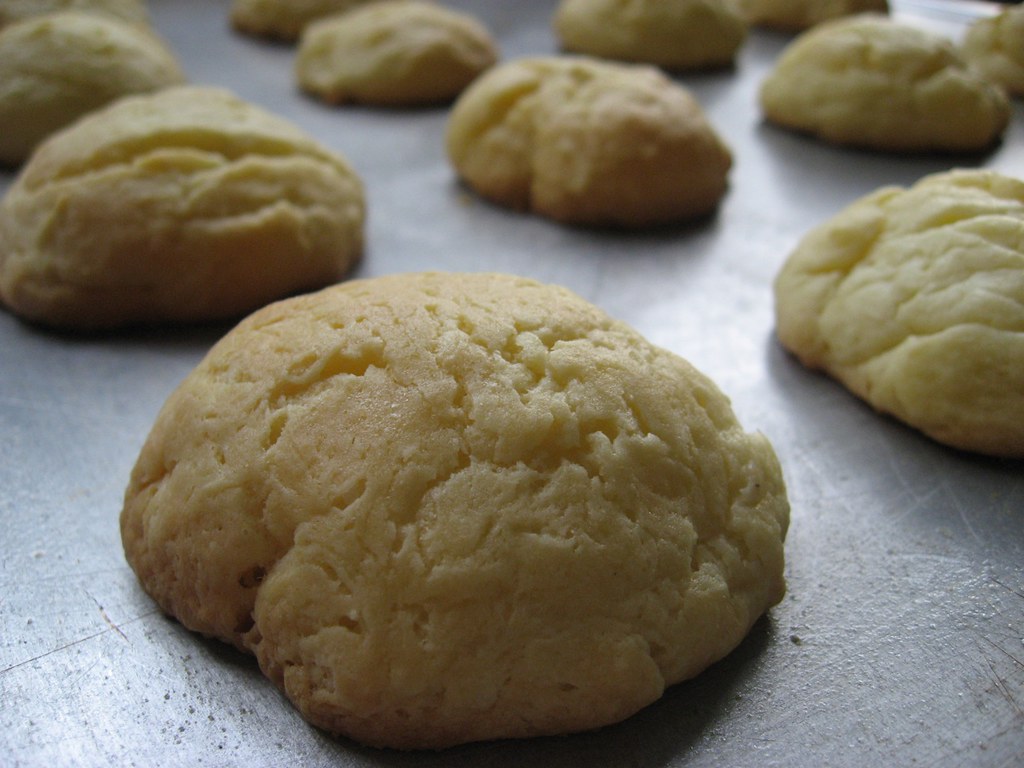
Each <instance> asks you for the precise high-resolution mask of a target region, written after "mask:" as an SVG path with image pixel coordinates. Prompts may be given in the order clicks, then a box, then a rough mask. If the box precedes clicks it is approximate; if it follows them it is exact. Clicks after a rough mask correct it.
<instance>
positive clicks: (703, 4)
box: [554, 0, 747, 71]
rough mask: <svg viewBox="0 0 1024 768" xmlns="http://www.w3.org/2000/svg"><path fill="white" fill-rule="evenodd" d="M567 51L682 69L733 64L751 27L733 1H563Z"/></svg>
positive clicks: (560, 14)
mask: <svg viewBox="0 0 1024 768" xmlns="http://www.w3.org/2000/svg"><path fill="white" fill-rule="evenodd" d="M554 28H555V33H556V34H557V36H558V39H559V41H560V43H561V45H562V48H563V49H564V50H566V51H570V52H573V53H582V54H586V55H589V56H596V57H600V58H606V59H616V60H619V61H632V62H637V63H643V64H653V65H656V66H659V67H662V68H664V69H669V70H675V71H683V70H694V69H711V68H716V67H727V66H731V65H732V64H733V62H734V60H735V58H736V53H737V51H738V50H739V49H740V47H741V46H742V45H743V41H744V40H745V39H746V37H747V25H746V22H745V21H744V20H743V18H742V17H741V16H740V15H739V14H738V13H737V11H736V10H735V9H734V7H733V6H732V4H731V0H641V1H640V2H630V3H623V2H621V0H562V1H561V2H560V3H559V5H558V8H557V9H556V11H555V17H554Z"/></svg>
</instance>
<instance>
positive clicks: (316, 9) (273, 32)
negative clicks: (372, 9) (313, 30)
mask: <svg viewBox="0 0 1024 768" xmlns="http://www.w3.org/2000/svg"><path fill="white" fill-rule="evenodd" d="M372 1H373V0H233V2H232V4H231V11H230V16H231V24H232V26H233V27H234V28H235V29H237V30H238V31H239V32H244V33H246V34H250V35H256V36H258V37H269V38H276V39H278V40H283V41H286V42H294V41H295V40H298V39H299V36H300V35H301V34H302V30H303V29H305V27H306V25H307V24H309V23H310V22H312V21H316V20H317V19H322V18H324V17H326V16H331V15H334V14H337V13H343V12H345V11H348V10H351V9H353V8H356V7H358V6H360V5H363V4H365V3H368V2H372Z"/></svg>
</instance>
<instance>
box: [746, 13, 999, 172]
mask: <svg viewBox="0 0 1024 768" xmlns="http://www.w3.org/2000/svg"><path fill="white" fill-rule="evenodd" d="M760 102H761V107H762V110H763V112H764V115H765V117H766V118H767V119H768V120H769V121H771V122H773V123H776V124H778V125H781V126H784V127H786V128H791V129H794V130H797V131H802V132H806V133H809V134H812V135H814V136H816V137H818V138H820V139H822V140H824V141H828V142H832V143H836V144H845V145H851V146H857V147H864V148H869V149H875V150H881V151H890V152H972V151H980V150H984V149H987V148H989V147H991V146H992V145H993V144H994V143H995V142H996V141H998V140H999V138H1000V137H1001V136H1002V133H1003V130H1004V129H1005V128H1006V125H1007V123H1008V122H1009V119H1010V105H1009V101H1008V100H1007V98H1006V95H1005V94H1004V93H1003V91H1002V89H1001V88H999V87H997V86H995V85H993V84H992V83H989V82H988V81H986V80H985V79H983V78H982V77H980V76H979V75H977V74H976V73H975V72H973V71H972V70H971V69H969V68H968V67H967V65H966V64H965V62H964V61H963V59H962V58H961V57H960V55H959V54H958V53H957V50H956V48H955V46H954V45H953V43H952V42H951V41H949V40H947V39H946V38H944V37H942V36H940V35H937V34H934V33H932V32H929V31H926V30H923V29H918V28H916V27H913V26H910V25H908V24H904V23H902V22H898V21H893V20H892V19H890V18H888V17H886V16H881V15H878V14H862V15H858V16H851V17H847V18H842V19H838V20H835V21H830V22H826V23H824V24H819V25H818V26H816V27H813V28H812V29H810V30H808V31H807V32H804V33H802V34H801V35H799V36H798V37H797V38H796V39H795V40H793V42H791V43H790V44H789V45H788V46H787V47H786V48H785V50H784V51H783V52H782V54H781V56H780V57H779V59H778V61H777V62H776V65H775V67H774V69H773V70H772V71H771V73H769V75H768V77H767V78H765V80H764V81H763V82H762V84H761V90H760Z"/></svg>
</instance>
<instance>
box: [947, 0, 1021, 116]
mask: <svg viewBox="0 0 1024 768" xmlns="http://www.w3.org/2000/svg"><path fill="white" fill-rule="evenodd" d="M960 52H961V53H962V54H963V57H964V58H965V59H966V60H967V62H968V63H969V64H970V65H971V66H972V67H974V68H975V69H976V70H978V71H979V72H981V73H982V74H983V75H984V76H985V77H987V78H988V79H989V80H991V81H992V82H994V83H998V84H999V85H1001V86H1003V87H1004V88H1005V89H1006V90H1007V91H1009V92H1010V93H1012V94H1015V95H1018V96H1024V6H1020V5H1015V6H1010V7H1009V8H1007V9H1006V10H1004V11H1002V12H1001V13H998V14H996V15H995V16H985V17H982V18H980V19H978V20H977V21H975V22H974V23H973V24H971V26H970V27H968V29H967V32H966V33H965V34H964V40H963V44H962V45H961V46H960Z"/></svg>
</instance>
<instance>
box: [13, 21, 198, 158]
mask: <svg viewBox="0 0 1024 768" xmlns="http://www.w3.org/2000/svg"><path fill="white" fill-rule="evenodd" d="M184 81H185V75H184V73H183V72H182V70H181V67H180V66H179V65H178V61H177V59H176V58H175V56H174V54H173V53H172V52H171V50H170V49H169V48H168V47H167V46H166V45H165V44H164V42H163V41H162V40H161V39H160V38H158V37H157V36H156V35H155V33H153V32H152V31H150V30H149V29H148V28H146V27H143V26H140V25H138V24H130V23H127V22H123V21H119V20H117V19H114V18H110V17H108V16H103V15H99V14H94V13H83V12H79V11H65V12H63V13H53V14H46V15H43V16H33V17H30V18H27V19H25V20H24V21H19V22H17V23H15V24H11V25H9V26H6V27H4V28H3V29H0V126H3V130H0V164H7V165H18V164H20V163H22V162H23V161H24V160H25V159H26V158H28V156H29V155H30V154H31V153H32V150H33V149H35V147H36V146H37V145H38V144H39V142H41V141H42V140H43V139H45V138H46V137H47V136H49V135H50V134H52V133H54V132H55V131H57V130H59V129H61V128H64V127H65V126H67V125H70V124H71V123H73V122H74V121H75V120H77V119H78V118H79V117H81V116H83V115H85V114H87V113H89V112H93V111H95V110H97V109H99V108H100V107H102V106H105V105H107V104H109V103H110V102H112V101H115V100H116V99H118V98H120V97H122V96H130V95H133V94H137V93H148V92H150V91H158V90H160V89H161V88H166V87H169V86H172V85H179V84H181V83H183V82H184Z"/></svg>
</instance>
